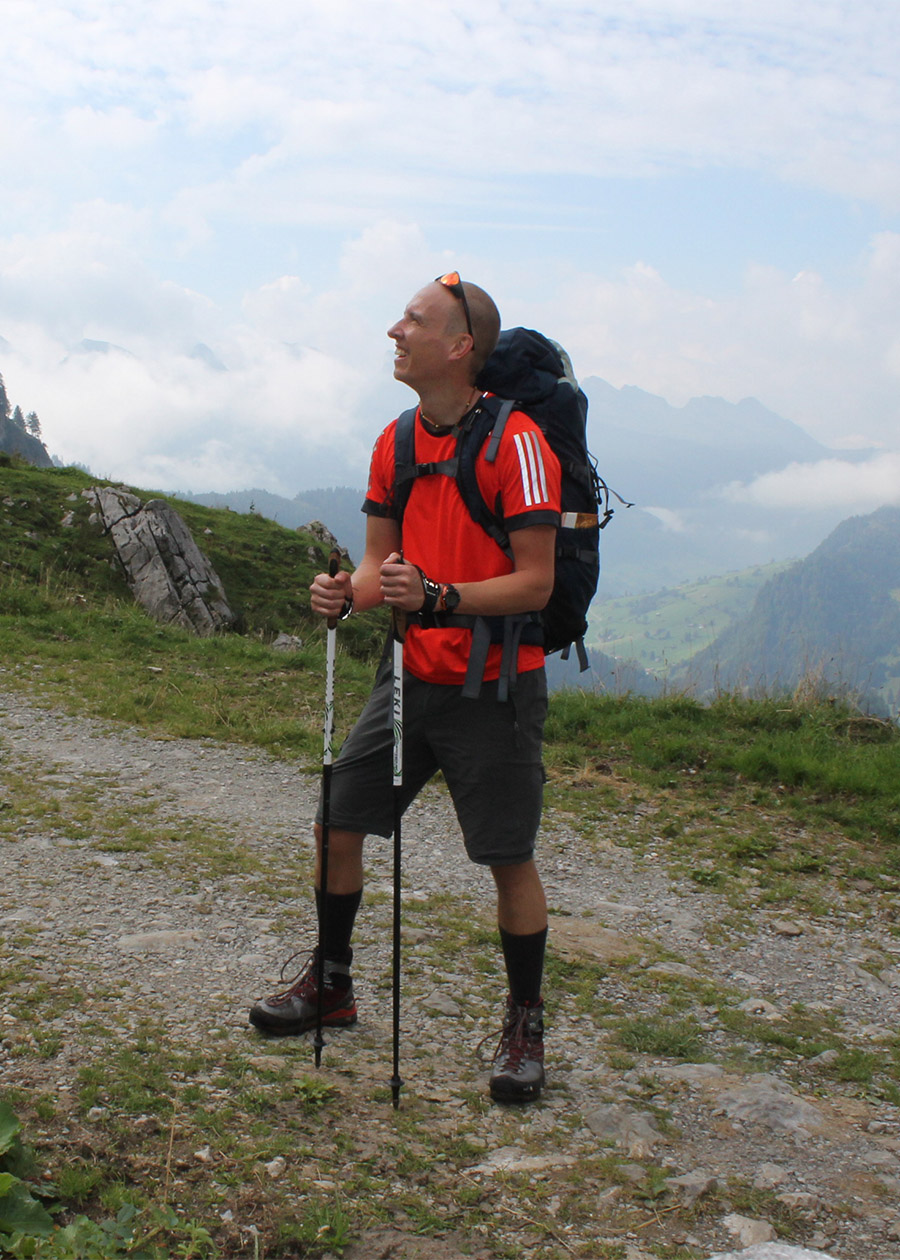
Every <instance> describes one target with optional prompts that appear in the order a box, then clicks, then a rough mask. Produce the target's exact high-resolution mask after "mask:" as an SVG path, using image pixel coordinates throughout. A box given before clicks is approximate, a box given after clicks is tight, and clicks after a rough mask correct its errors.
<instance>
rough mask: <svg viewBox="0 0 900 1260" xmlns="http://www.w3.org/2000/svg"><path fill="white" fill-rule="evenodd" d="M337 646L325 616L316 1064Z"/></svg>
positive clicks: (334, 567)
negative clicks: (326, 623)
mask: <svg viewBox="0 0 900 1260" xmlns="http://www.w3.org/2000/svg"><path fill="white" fill-rule="evenodd" d="M340 567H341V553H340V552H339V551H338V549H337V548H336V547H335V548H334V550H333V551H332V552H331V554H330V556H329V557H328V576H329V577H336V576H337V573H338V570H339V569H340ZM336 646H337V618H336V617H329V618H328V634H327V637H326V648H325V721H324V748H323V752H322V853H321V856H320V858H319V949H318V955H317V958H316V1035H315V1039H314V1041H313V1046H314V1047H315V1051H316V1067H319V1066H320V1065H321V1063H322V1047H323V1046H324V1044H325V1042H324V1040H323V1038H322V998H323V990H324V988H325V916H326V914H327V909H326V907H327V905H328V831H329V826H330V822H331V762H332V755H331V741H332V737H333V735H334V657H335V649H336Z"/></svg>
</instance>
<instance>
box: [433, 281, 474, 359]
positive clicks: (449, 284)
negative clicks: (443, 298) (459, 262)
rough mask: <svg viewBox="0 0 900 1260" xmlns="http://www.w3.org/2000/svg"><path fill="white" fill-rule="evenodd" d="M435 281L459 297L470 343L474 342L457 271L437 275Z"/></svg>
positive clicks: (467, 306) (472, 330) (470, 320)
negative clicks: (470, 339)
mask: <svg viewBox="0 0 900 1260" xmlns="http://www.w3.org/2000/svg"><path fill="white" fill-rule="evenodd" d="M436 283H437V284H442V285H443V286H444V288H445V289H449V290H450V292H451V293H452V294H453V296H454V297H455V298H459V300H460V302H462V306H463V310H464V311H465V314H466V328H467V329H468V330H469V336H470V337H471V338H472V343H473V345H474V342H475V330H474V329H473V327H472V316H471V315H470V314H469V303H468V302H467V301H466V291H465V289H464V288H463V283H462V280H460V278H459V272H458V271H448V272H447V274H446V275H445V276H437V277H436Z"/></svg>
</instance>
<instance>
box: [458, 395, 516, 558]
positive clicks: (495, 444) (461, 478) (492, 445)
mask: <svg viewBox="0 0 900 1260" xmlns="http://www.w3.org/2000/svg"><path fill="white" fill-rule="evenodd" d="M514 407H515V403H514V402H511V401H510V400H508V399H503V398H493V397H492V398H485V399H483V401H482V403H481V406H480V407H479V409H478V412H477V414H476V416H475V418H474V420H473V422H472V424H471V425H469V426H467V427H466V428H465V429H462V430H461V431H460V434H459V437H458V439H457V443H456V457H457V463H458V467H457V470H456V484H457V486H458V487H459V493H460V496H461V497H462V501H463V503H464V504H465V505H466V508H467V510H468V513H469V515H470V516H471V518H472V520H473V521H474V522H475V524H476V525H480V526H481V528H482V529H483V530H484V531H485V533H487V534H489V535H490V537H491V538H493V540H494V542H495V543H497V545H498V546H499V547H501V548H502V549H503V551H505V552H506V554H507V555H511V551H510V546H509V535H508V534H507V533H506V531H505V530H504V528H503V524H502V521H501V519H500V517H499V515H498V513H497V511H496V510H495V508H494V507H492V506H491V505H490V504H489V503H486V502H485V500H484V495H483V494H482V493H481V487H480V486H479V484H478V476H477V474H476V472H475V461H476V460H477V458H478V455H479V453H480V451H481V449H482V447H483V446H484V444H485V442H487V449H486V451H485V459H486V460H488V461H489V462H491V463H493V461H494V460H495V459H496V458H497V450H498V449H499V446H500V439H501V438H502V436H503V430H504V428H505V427H506V421H507V420H508V419H509V415H510V412H511V411H512V410H513V408H514ZM498 425H499V432H498V431H497V427H498ZM488 439H490V440H489V441H488Z"/></svg>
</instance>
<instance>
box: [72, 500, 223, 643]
mask: <svg viewBox="0 0 900 1260" xmlns="http://www.w3.org/2000/svg"><path fill="white" fill-rule="evenodd" d="M83 494H84V496H85V498H87V499H88V500H89V501H90V502H91V503H93V504H94V506H95V507H96V509H97V512H96V520H97V523H98V524H101V525H102V527H103V529H104V530H105V531H106V532H107V533H108V534H109V536H110V538H111V539H112V541H113V544H114V546H115V548H116V554H117V556H118V558H119V561H120V562H121V564H122V567H123V569H124V570H125V576H126V579H127V581H128V585H129V586H130V587H131V590H132V593H133V594H134V598H135V599H136V600H137V602H138V603H139V604H140V605H141V607H142V608H144V609H145V610H146V611H147V612H148V613H149V614H150V616H151V617H153V618H155V619H156V620H157V621H161V622H164V623H166V624H169V625H177V626H182V627H183V628H184V629H186V630H193V631H194V632H195V633H197V634H199V635H203V636H208V635H212V634H216V633H217V632H218V631H220V630H227V629H229V628H230V627H231V626H232V625H233V624H234V620H235V618H234V613H233V612H232V611H231V609H230V608H229V606H228V603H227V601H226V599H225V592H224V591H223V589H222V583H221V582H220V581H219V578H218V576H217V575H216V572H215V570H214V569H213V567H212V565H211V564H210V563H209V561H208V560H207V558H206V556H204V554H203V552H202V551H201V550H200V548H199V547H198V546H197V544H196V543H195V542H194V539H193V537H192V535H191V532H190V530H189V529H188V527H187V526H186V525H185V523H184V521H183V520H182V518H181V517H180V516H179V515H178V513H177V512H176V511H175V509H174V508H173V507H171V506H170V505H169V504H168V503H166V502H165V501H164V500H162V499H151V500H149V501H148V502H147V503H142V502H141V500H140V499H139V498H138V497H137V496H136V495H134V494H129V493H128V492H127V491H126V490H121V489H116V488H114V487H111V486H93V487H91V489H89V490H85V491H83Z"/></svg>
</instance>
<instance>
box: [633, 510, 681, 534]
mask: <svg viewBox="0 0 900 1260" xmlns="http://www.w3.org/2000/svg"><path fill="white" fill-rule="evenodd" d="M644 511H646V512H648V513H649V514H650V516H655V517H656V519H657V520H658V521H659V523H660V524H661V525H662V527H663V529H665V530H667V531H668V532H669V533H670V534H683V533H685V532H687V531H688V528H689V527H688V525H687V522H686V521H685V520H684V518H683V517H682V515H681V513H680V512H673V511H672V509H671V508H664V507H648V508H645V509H644Z"/></svg>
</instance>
